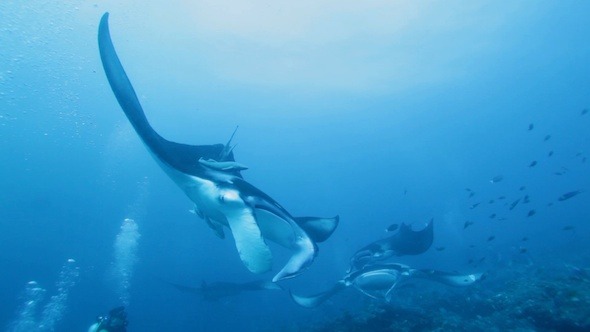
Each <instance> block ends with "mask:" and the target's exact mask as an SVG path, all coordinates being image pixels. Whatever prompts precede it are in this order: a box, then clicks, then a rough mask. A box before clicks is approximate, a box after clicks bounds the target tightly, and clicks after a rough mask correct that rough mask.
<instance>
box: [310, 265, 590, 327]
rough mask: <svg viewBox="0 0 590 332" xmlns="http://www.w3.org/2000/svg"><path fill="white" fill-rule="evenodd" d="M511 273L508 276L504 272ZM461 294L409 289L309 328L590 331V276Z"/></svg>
mask: <svg viewBox="0 0 590 332" xmlns="http://www.w3.org/2000/svg"><path fill="white" fill-rule="evenodd" d="M504 272H506V271H504ZM519 272H520V273H517V274H515V275H516V277H514V278H510V279H507V280H503V279H500V278H496V279H495V280H490V279H492V278H488V279H487V280H484V281H482V282H481V283H479V284H477V285H475V286H473V287H470V288H467V289H461V290H459V291H457V290H456V289H442V288H440V287H431V288H424V287H420V288H419V289H418V288H404V289H400V290H399V291H398V292H397V293H396V296H395V300H394V301H392V303H389V304H388V303H377V302H370V304H369V305H367V306H366V307H365V308H364V309H363V310H361V311H355V312H350V311H346V312H344V313H342V315H340V316H339V317H337V318H335V319H333V320H330V321H324V322H322V323H321V324H316V325H315V326H311V327H309V328H306V330H311V331H318V332H323V331H326V332H327V331H330V332H334V331H346V332H353V331H590V274H588V271H587V270H584V269H579V268H569V270H568V271H566V272H564V271H563V270H562V271H559V272H558V273H555V271H552V272H549V271H546V270H543V269H538V270H535V271H530V270H529V271H526V273H523V272H525V271H519Z"/></svg>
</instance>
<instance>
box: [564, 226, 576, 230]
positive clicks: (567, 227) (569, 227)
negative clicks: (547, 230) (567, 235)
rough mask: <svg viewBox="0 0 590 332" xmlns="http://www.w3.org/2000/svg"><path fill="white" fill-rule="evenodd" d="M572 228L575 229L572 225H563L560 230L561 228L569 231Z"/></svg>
mask: <svg viewBox="0 0 590 332" xmlns="http://www.w3.org/2000/svg"><path fill="white" fill-rule="evenodd" d="M574 229H575V227H574V226H572V225H567V226H564V227H563V228H562V229H561V230H562V231H571V230H574Z"/></svg>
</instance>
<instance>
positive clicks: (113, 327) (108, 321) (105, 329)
mask: <svg viewBox="0 0 590 332" xmlns="http://www.w3.org/2000/svg"><path fill="white" fill-rule="evenodd" d="M127 323H128V322H127V313H126V312H125V307H123V306H121V307H117V308H115V309H112V310H111V311H109V314H108V315H106V316H98V317H96V323H94V324H92V325H91V326H90V328H89V329H88V332H127Z"/></svg>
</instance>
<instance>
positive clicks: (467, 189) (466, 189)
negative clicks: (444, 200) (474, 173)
mask: <svg viewBox="0 0 590 332" xmlns="http://www.w3.org/2000/svg"><path fill="white" fill-rule="evenodd" d="M465 191H470V192H471V191H473V190H471V188H465Z"/></svg>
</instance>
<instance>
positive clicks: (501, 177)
mask: <svg viewBox="0 0 590 332" xmlns="http://www.w3.org/2000/svg"><path fill="white" fill-rule="evenodd" d="M502 180H504V176H502V175H496V176H494V177H493V178H491V179H490V182H491V183H498V182H500V181H502Z"/></svg>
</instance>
